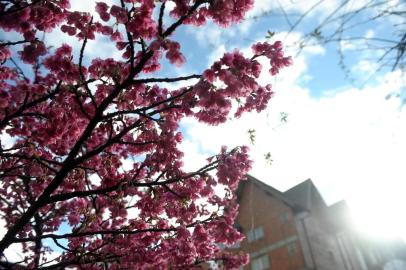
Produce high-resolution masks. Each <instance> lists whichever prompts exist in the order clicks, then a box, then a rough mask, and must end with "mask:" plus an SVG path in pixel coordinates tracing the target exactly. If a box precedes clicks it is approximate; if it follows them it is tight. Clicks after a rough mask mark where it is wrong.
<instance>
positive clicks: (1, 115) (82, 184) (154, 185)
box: [0, 0, 291, 269]
mask: <svg viewBox="0 0 406 270" xmlns="http://www.w3.org/2000/svg"><path fill="white" fill-rule="evenodd" d="M252 5H253V0H171V1H170V0H160V1H156V0H116V1H110V2H108V3H107V2H103V1H102V0H101V2H97V3H96V8H95V11H94V12H93V13H86V12H82V11H76V10H71V9H70V2H69V0H14V1H11V0H1V1H0V27H1V29H2V31H3V34H4V33H6V32H9V33H13V34H14V35H13V36H14V37H16V38H15V40H7V39H4V38H3V40H1V43H0V62H1V66H0V84H1V88H0V129H1V135H0V136H1V137H0V138H1V139H2V140H3V142H2V143H1V147H0V179H1V182H0V183H1V184H0V198H1V200H0V214H1V220H2V221H4V222H5V224H6V227H5V228H4V230H5V233H4V235H3V237H2V239H1V240H0V256H1V258H0V267H2V268H9V269H20V268H22V269H64V268H66V267H68V268H71V269H185V268H199V267H200V266H201V265H202V264H203V263H204V262H207V261H215V262H221V265H222V266H223V267H224V268H227V269H230V268H231V269H232V268H238V267H239V266H240V265H241V264H244V263H246V262H247V256H246V255H244V254H232V253H227V252H226V251H224V250H221V249H220V248H219V246H220V244H226V245H230V244H233V243H235V242H236V241H240V240H241V239H242V237H243V236H242V234H241V233H240V232H238V231H237V230H236V229H235V228H234V227H233V222H234V218H235V216H236V214H237V204H236V202H235V194H234V192H235V189H236V187H237V185H238V183H239V181H240V180H241V179H242V178H243V177H244V175H245V174H246V173H247V172H248V171H249V169H250V166H251V161H250V160H249V157H248V153H247V151H248V150H247V148H246V147H244V146H238V147H236V148H234V149H226V148H225V147H224V148H222V149H219V153H218V154H217V155H214V156H212V157H210V158H208V159H207V164H201V168H200V169H198V170H196V171H192V172H190V171H185V170H184V169H183V165H182V164H183V163H182V158H183V153H182V152H181V151H180V150H179V145H180V143H181V142H182V133H181V132H180V129H179V122H180V120H181V119H182V118H185V117H193V118H196V119H197V120H198V121H201V122H204V123H207V124H210V125H218V124H221V123H224V122H226V121H227V119H228V118H229V117H231V116H234V117H240V115H242V114H243V113H246V112H250V111H258V112H259V111H262V110H264V109H265V108H266V106H267V103H268V101H269V100H270V98H271V97H272V93H273V90H272V88H271V86H270V85H259V83H258V82H257V78H258V76H259V75H260V73H261V64H260V63H259V61H258V59H259V58H268V59H269V61H270V64H271V69H270V70H269V72H270V76H273V75H276V74H277V73H278V71H279V70H280V69H281V68H283V67H285V66H288V65H290V64H291V59H290V58H289V57H285V56H284V55H283V51H282V44H281V42H278V41H277V42H275V43H273V44H268V43H257V44H254V45H253V46H252V51H253V53H252V56H245V55H243V54H242V53H241V52H240V51H238V50H235V51H233V52H231V53H226V54H224V56H223V57H222V58H221V59H219V60H218V61H216V62H214V63H213V65H212V66H211V67H209V68H207V69H206V70H203V71H202V73H201V74H191V75H186V76H182V77H159V76H157V72H158V71H159V70H160V69H161V66H162V67H163V68H165V67H166V68H169V70H170V65H176V66H180V65H182V64H183V63H184V62H185V61H186V59H185V57H184V56H183V55H182V53H181V45H180V44H179V43H178V42H177V41H175V40H174V39H173V36H174V32H175V31H176V30H177V29H178V28H180V27H181V26H182V25H184V24H189V25H193V26H195V27H199V26H201V25H203V24H205V23H206V21H208V20H212V21H213V22H214V23H216V24H218V25H220V26H222V27H228V26H230V25H231V24H233V23H237V22H239V21H240V20H242V19H243V16H244V14H245V13H246V12H247V11H248V10H249V9H250V8H251V7H252ZM168 15H169V17H168ZM169 18H171V19H169ZM56 30H60V31H61V32H63V33H64V34H65V35H66V36H69V37H70V38H71V39H74V40H78V41H79V42H80V44H81V46H80V48H78V49H75V48H74V47H72V46H71V45H69V44H62V45H61V46H59V47H50V46H49V45H48V44H46V42H45V41H44V39H42V38H41V37H42V36H43V34H44V33H49V32H53V31H56ZM98 37H103V38H108V39H109V40H110V42H112V43H114V44H115V46H116V50H117V52H119V53H120V55H121V56H120V57H119V59H117V58H114V59H113V58H101V57H96V58H91V57H90V56H89V55H88V54H87V53H86V52H87V44H88V42H89V41H90V40H94V39H96V38H98ZM111 53H112V54H113V52H111ZM165 59H167V60H168V63H169V64H165V65H164V64H163V61H166V60H165ZM192 79H193V80H192ZM178 82H183V85H188V86H185V87H179V88H177V89H176V88H174V89H171V90H169V89H167V88H165V87H163V83H166V84H168V83H178ZM6 136H7V137H11V142H10V140H8V142H7V143H5V141H4V138H5V137H6ZM129 161H131V166H130V168H128V167H125V166H124V163H125V162H129ZM219 190H220V191H219ZM18 245H20V246H21V249H22V253H23V254H22V256H23V257H22V259H21V261H12V260H10V258H8V257H7V250H9V249H12V248H14V247H16V246H18ZM51 255H52V256H51Z"/></svg>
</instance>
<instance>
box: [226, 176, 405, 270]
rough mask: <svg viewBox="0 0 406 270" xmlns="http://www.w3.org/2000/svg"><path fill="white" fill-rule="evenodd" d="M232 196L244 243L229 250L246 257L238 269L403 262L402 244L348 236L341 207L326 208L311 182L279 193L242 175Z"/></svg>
mask: <svg viewBox="0 0 406 270" xmlns="http://www.w3.org/2000/svg"><path fill="white" fill-rule="evenodd" d="M237 196H238V201H239V204H240V209H239V215H238V217H237V221H236V226H238V228H239V229H240V230H241V231H242V232H243V233H244V234H245V235H246V239H245V240H244V241H243V242H241V243H240V244H239V245H237V246H234V247H232V248H234V249H236V250H243V251H244V252H247V253H249V254H250V264H249V265H247V266H245V267H244V270H264V269H276V270H307V269H309V270H310V269H311V270H375V269H384V265H385V264H387V262H388V261H390V260H394V259H396V258H405V253H404V251H405V249H404V244H403V243H402V242H396V243H395V242H393V243H392V242H391V243H385V245H386V246H385V247H384V248H383V243H373V242H371V241H368V240H367V239H363V238H362V237H361V236H360V235H358V234H357V233H356V232H355V231H353V230H352V228H351V224H349V221H348V220H349V218H348V209H347V207H346V204H345V202H338V203H336V204H334V205H332V206H327V205H326V204H325V202H324V200H323V199H322V197H321V195H320V193H319V192H318V190H317V188H316V187H315V186H314V184H313V183H312V181H311V180H307V181H305V182H303V183H301V184H299V185H297V186H295V187H293V188H291V189H290V190H288V191H286V192H283V193H282V192H280V191H278V190H276V189H274V188H273V187H271V186H268V185H266V184H264V183H263V182H261V181H259V180H257V179H255V178H254V177H251V176H248V181H243V182H241V184H240V186H239V188H238V191H237ZM388 269H389V268H388ZM385 270H386V268H385ZM399 270H405V269H403V268H402V269H399Z"/></svg>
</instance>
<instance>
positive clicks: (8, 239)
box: [0, 0, 205, 253]
mask: <svg viewBox="0 0 406 270" xmlns="http://www.w3.org/2000/svg"><path fill="white" fill-rule="evenodd" d="M204 2H205V1H201V0H199V1H196V3H195V4H194V5H193V6H192V7H191V9H190V10H189V11H188V12H187V13H186V14H185V15H184V16H181V17H180V18H179V19H178V21H176V22H175V23H174V24H172V25H171V26H170V27H169V28H168V29H167V30H166V31H165V33H164V36H165V37H166V36H169V35H171V34H172V33H173V32H174V31H175V29H176V28H177V27H178V26H179V25H181V24H182V23H183V21H184V20H185V19H186V18H187V17H188V16H190V15H191V14H192V13H193V12H195V11H196V10H197V8H198V7H199V6H200V5H201V4H202V3H204ZM153 54H154V52H153V51H151V50H149V51H148V52H146V53H145V54H144V55H143V57H142V58H141V59H140V61H139V62H138V63H137V65H136V66H135V67H134V68H133V69H131V70H130V74H129V75H128V77H127V79H125V80H124V81H123V82H122V83H121V84H118V85H116V87H115V89H114V90H113V91H112V92H111V94H110V95H109V96H107V97H106V98H105V99H104V100H103V101H102V102H101V103H100V104H99V106H98V108H97V110H96V111H95V114H94V116H93V118H92V119H91V120H90V121H89V123H88V125H87V127H86V128H85V130H84V131H83V133H82V135H81V136H80V138H79V139H78V141H77V142H76V143H75V145H74V146H73V147H72V149H71V151H70V152H69V154H68V156H67V158H66V159H65V161H64V163H63V165H62V167H61V169H60V170H59V172H58V173H57V174H56V175H55V177H54V179H53V180H52V181H51V182H50V183H49V185H48V186H47V187H46V188H45V190H44V191H43V193H42V194H41V195H40V196H39V197H38V199H37V200H36V201H35V202H34V203H33V204H31V206H30V207H29V208H27V209H26V212H25V213H24V214H23V215H22V216H21V217H20V218H19V219H17V220H16V222H15V224H14V225H12V226H11V227H10V228H9V229H8V230H7V232H6V234H5V235H4V237H3V238H2V240H1V241H0V253H3V252H4V250H5V249H6V248H7V247H8V246H10V244H11V243H13V241H14V240H16V238H15V236H16V235H17V234H18V232H20V231H21V230H22V229H23V228H24V226H25V225H26V224H27V223H29V221H30V220H31V218H32V217H33V216H34V215H35V213H37V212H38V210H39V209H40V208H41V207H43V206H44V205H46V204H48V202H49V198H50V196H51V194H52V193H53V192H54V191H55V190H56V189H57V188H58V187H59V186H60V184H61V183H62V182H63V180H64V179H65V177H66V176H67V175H68V173H69V172H70V171H71V170H73V169H74V168H75V167H76V166H77V165H79V164H77V162H76V160H75V159H76V156H77V155H78V153H79V152H80V149H81V148H82V146H83V144H84V143H85V142H86V140H87V139H88V138H90V136H91V135H92V133H93V130H94V129H95V127H96V126H97V125H98V124H99V122H100V121H101V120H102V118H103V113H104V111H105V110H106V109H107V107H108V106H109V105H110V104H111V103H112V102H113V100H114V99H115V98H116V97H117V96H118V95H119V94H120V93H121V91H122V90H123V89H126V88H128V87H129V86H131V85H132V79H133V78H134V77H135V75H136V74H138V73H140V72H141V71H142V69H143V68H144V66H145V64H146V63H147V61H148V60H149V59H150V58H151V57H152V56H153ZM151 106H152V105H151ZM151 106H149V107H150V108H153V107H154V106H152V107H151ZM147 108H148V107H147ZM0 127H1V126H0Z"/></svg>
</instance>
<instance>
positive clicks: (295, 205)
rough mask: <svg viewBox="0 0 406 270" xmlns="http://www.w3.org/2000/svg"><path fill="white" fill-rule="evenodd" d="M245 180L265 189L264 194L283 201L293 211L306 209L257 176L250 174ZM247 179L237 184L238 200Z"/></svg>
mask: <svg viewBox="0 0 406 270" xmlns="http://www.w3.org/2000/svg"><path fill="white" fill-rule="evenodd" d="M247 181H249V182H251V183H253V184H255V185H256V186H258V187H259V188H261V189H262V190H263V191H265V192H266V194H268V195H270V196H272V197H274V198H276V199H278V200H280V201H281V202H283V203H284V204H286V205H287V206H289V207H291V208H292V209H293V210H294V211H303V210H307V209H306V208H304V207H302V206H301V205H299V204H298V203H296V202H295V201H293V200H291V199H290V198H288V197H287V196H286V195H285V194H284V193H282V192H280V191H279V190H277V189H275V188H273V187H271V186H269V185H267V184H265V183H264V182H261V181H260V180H258V179H257V178H255V177H253V176H251V175H247ZM247 181H241V182H240V185H239V186H238V189H237V199H238V200H239V199H240V197H241V194H242V191H243V189H244V187H245V186H246V183H247Z"/></svg>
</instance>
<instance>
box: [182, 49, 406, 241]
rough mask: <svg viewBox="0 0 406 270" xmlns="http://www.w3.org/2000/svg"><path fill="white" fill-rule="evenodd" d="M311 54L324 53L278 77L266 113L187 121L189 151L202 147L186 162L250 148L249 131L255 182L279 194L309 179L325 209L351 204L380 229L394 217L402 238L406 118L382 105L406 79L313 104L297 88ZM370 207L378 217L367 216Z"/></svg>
mask: <svg viewBox="0 0 406 270" xmlns="http://www.w3.org/2000/svg"><path fill="white" fill-rule="evenodd" d="M312 53H315V54H319V53H324V52H323V50H318V49H314V50H310V51H308V52H307V53H304V54H301V55H300V56H299V57H297V58H295V61H294V66H292V67H290V68H288V69H286V70H284V71H283V72H282V73H281V74H280V75H279V76H278V77H277V78H278V79H277V80H276V81H275V82H274V83H273V84H274V89H275V91H276V95H275V97H274V98H273V100H271V102H270V105H269V109H268V110H267V111H266V112H263V113H261V114H255V113H252V114H247V115H245V116H243V117H242V118H241V119H234V120H231V121H229V122H228V123H226V124H224V125H220V126H216V127H208V126H206V125H203V124H200V123H197V122H196V121H194V120H191V119H188V120H186V121H184V123H185V124H186V126H187V127H188V128H187V134H188V136H187V137H186V144H187V145H199V146H200V147H198V148H196V147H184V150H185V151H186V156H185V157H186V160H188V161H189V160H190V161H192V162H195V163H198V162H199V161H200V160H201V159H203V157H207V153H217V152H218V151H219V149H220V147H221V146H222V145H228V146H230V147H233V146H237V145H241V144H249V139H248V133H247V131H248V130H249V129H255V130H256V138H255V144H254V145H252V146H251V157H252V159H253V160H254V162H255V163H254V166H253V169H252V172H251V173H252V174H253V175H254V176H257V177H258V178H259V179H261V180H263V181H266V182H267V183H269V184H271V185H273V186H275V187H276V188H278V189H281V190H285V189H288V188H290V187H292V186H293V185H295V184H298V183H299V182H301V181H304V180H305V179H307V178H312V179H313V181H314V182H315V183H316V185H317V186H318V188H319V189H320V190H321V192H322V194H323V196H324V198H325V199H326V200H327V202H328V203H333V202H335V201H337V200H339V199H343V198H344V199H347V200H348V202H349V204H350V207H351V208H352V209H353V210H354V211H355V213H357V215H358V217H359V218H360V217H364V220H367V222H375V221H374V218H376V212H377V211H378V212H379V211H380V210H382V211H384V209H393V211H392V212H391V211H388V212H386V213H385V215H386V217H387V219H386V220H390V223H389V224H387V225H388V226H389V225H390V224H392V223H396V224H398V225H397V226H396V228H394V230H393V231H394V232H396V233H398V234H402V233H403V234H405V232H404V231H401V230H400V228H405V227H406V218H401V217H399V216H400V215H399V214H398V213H401V212H402V211H403V210H404V209H402V205H406V198H405V196H403V195H402V192H403V191H404V190H405V189H406V184H405V182H404V178H405V172H404V169H403V167H404V166H402V162H403V161H404V160H405V157H406V140H405V139H404V138H406V126H405V125H404V123H405V122H406V111H405V109H404V108H403V107H399V104H398V100H396V99H389V100H387V99H385V97H386V96H387V95H388V94H389V93H393V92H399V91H400V90H401V88H402V85H404V81H402V76H401V73H397V72H395V73H388V74H386V76H384V77H382V78H381V79H379V80H377V83H376V84H375V85H372V86H371V85H367V86H364V87H363V88H361V89H358V88H348V89H342V90H341V91H338V92H330V93H329V95H326V96H323V97H320V98H314V97H312V96H310V94H309V90H308V89H305V88H301V87H299V86H298V82H299V81H300V80H301V79H302V77H304V76H307V75H308V74H307V65H306V63H307V62H308V61H309V56H310V55H312ZM264 68H265V69H267V68H266V67H264ZM315 79H317V78H315ZM260 81H261V82H262V83H265V82H266V81H269V77H267V76H261V78H260ZM281 112H286V113H287V114H288V119H287V120H288V122H287V123H281V121H280V113H281ZM267 152H270V153H271V155H272V159H273V163H272V165H269V164H267V163H266V161H265V159H264V155H265V154H266V153H267ZM200 164H201V163H200ZM366 191H367V192H366ZM377 197H379V198H381V199H380V200H376V198H377ZM378 206H379V207H378ZM368 207H372V209H374V210H376V211H372V210H371V211H369V212H368V211H367V210H365V209H368ZM373 213H375V215H374V216H373V215H372V214H373ZM402 226H403V227H402ZM404 236H405V237H406V234H405V235H404Z"/></svg>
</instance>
